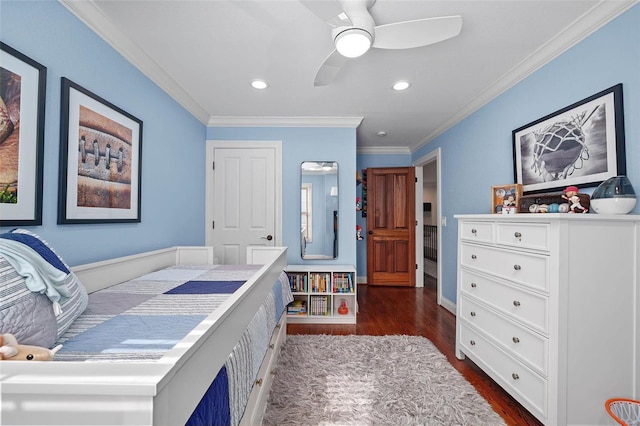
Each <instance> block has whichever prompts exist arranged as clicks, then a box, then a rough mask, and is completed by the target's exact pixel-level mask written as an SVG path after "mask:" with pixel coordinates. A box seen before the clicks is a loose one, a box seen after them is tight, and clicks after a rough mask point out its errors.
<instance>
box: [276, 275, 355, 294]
mask: <svg viewBox="0 0 640 426" xmlns="http://www.w3.org/2000/svg"><path fill="white" fill-rule="evenodd" d="M287 275H288V277H289V287H290V288H291V291H292V292H294V293H306V292H307V288H309V284H310V288H311V293H328V292H330V291H331V290H330V289H331V287H332V286H331V274H330V273H320V272H313V273H311V274H307V273H304V272H300V273H296V272H289V273H288V274H287ZM354 290H355V289H354V287H353V275H352V274H351V273H348V272H335V273H334V274H333V293H355V291H354Z"/></svg>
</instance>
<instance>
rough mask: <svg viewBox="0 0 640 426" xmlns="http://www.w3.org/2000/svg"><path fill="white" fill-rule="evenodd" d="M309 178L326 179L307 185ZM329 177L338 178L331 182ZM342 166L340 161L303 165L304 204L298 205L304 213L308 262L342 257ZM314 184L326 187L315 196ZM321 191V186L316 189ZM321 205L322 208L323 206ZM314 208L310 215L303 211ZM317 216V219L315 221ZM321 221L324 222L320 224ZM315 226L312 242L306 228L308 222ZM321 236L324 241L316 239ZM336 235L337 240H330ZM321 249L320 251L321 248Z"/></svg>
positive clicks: (302, 243)
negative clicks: (339, 255)
mask: <svg viewBox="0 0 640 426" xmlns="http://www.w3.org/2000/svg"><path fill="white" fill-rule="evenodd" d="M305 176H316V177H318V176H319V177H324V179H323V180H322V181H320V180H319V179H317V178H314V180H317V182H309V179H307V182H305ZM328 176H335V179H333V178H332V179H330V180H327V177H328ZM338 182H339V166H338V162H337V161H303V162H302V163H301V164H300V202H299V204H298V206H299V210H300V222H299V225H300V227H299V229H300V256H301V258H302V259H304V260H333V259H336V258H337V257H338V229H339V226H338V225H339V220H338V218H339V205H340V203H339V200H338V194H339V189H338V188H339V184H338ZM314 184H316V185H318V184H322V186H321V187H320V189H319V190H320V191H321V193H320V194H318V193H317V192H315V193H314V186H313V185H314ZM316 188H318V186H316ZM305 189H307V191H309V192H310V195H308V196H307V200H305V199H304V196H303V193H304V191H305ZM319 204H321V205H319ZM309 205H310V207H311V211H310V212H306V211H305V210H307V209H303V207H305V206H309ZM309 213H310V215H311V217H310V218H308V219H307V220H304V219H303V217H304V215H305V214H306V215H307V216H308V215H309ZM314 216H315V219H314ZM318 221H320V222H318ZM308 222H310V223H311V227H310V229H309V231H311V236H310V239H307V238H308V236H309V233H308V232H307V230H306V228H305V226H304V225H305V223H308ZM318 232H320V233H321V238H314V234H317V233H318ZM331 234H333V241H331V242H330V241H328V240H327V239H328V238H330V237H331ZM314 240H315V243H316V244H318V245H316V246H315V247H314V249H315V250H313V252H312V253H308V252H307V250H308V249H309V248H310V247H311V244H314ZM318 247H320V248H318Z"/></svg>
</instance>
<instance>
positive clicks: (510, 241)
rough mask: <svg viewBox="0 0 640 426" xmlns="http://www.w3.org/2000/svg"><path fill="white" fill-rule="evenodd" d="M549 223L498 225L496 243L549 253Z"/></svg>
mask: <svg viewBox="0 0 640 426" xmlns="http://www.w3.org/2000/svg"><path fill="white" fill-rule="evenodd" d="M550 230H551V226H550V225H549V224H548V223H540V224H531V223H498V224H496V243H497V244H504V245H507V246H512V247H521V248H528V249H535V250H544V251H549V233H550Z"/></svg>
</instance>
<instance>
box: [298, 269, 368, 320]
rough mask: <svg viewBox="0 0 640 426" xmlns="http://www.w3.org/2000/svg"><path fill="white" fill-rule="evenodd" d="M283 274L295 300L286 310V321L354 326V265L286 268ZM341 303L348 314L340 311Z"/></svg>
mask: <svg viewBox="0 0 640 426" xmlns="http://www.w3.org/2000/svg"><path fill="white" fill-rule="evenodd" d="M285 272H286V273H287V275H288V276H289V285H290V286H291V291H292V293H293V298H294V303H292V304H291V305H289V306H288V307H287V321H288V322H290V323H327V324H355V323H356V314H357V311H358V297H357V281H356V269H355V268H354V267H353V265H288V266H287V268H286V270H285ZM343 304H344V305H346V308H347V313H342V312H341V309H340V306H341V305H343Z"/></svg>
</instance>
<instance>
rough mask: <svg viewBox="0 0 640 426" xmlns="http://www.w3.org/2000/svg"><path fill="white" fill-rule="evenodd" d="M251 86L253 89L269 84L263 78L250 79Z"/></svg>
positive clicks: (260, 88)
mask: <svg viewBox="0 0 640 426" xmlns="http://www.w3.org/2000/svg"><path fill="white" fill-rule="evenodd" d="M251 87H253V88H254V89H258V90H262V89H266V88H267V87H269V84H268V83H267V82H266V81H264V80H260V79H256V80H251Z"/></svg>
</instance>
